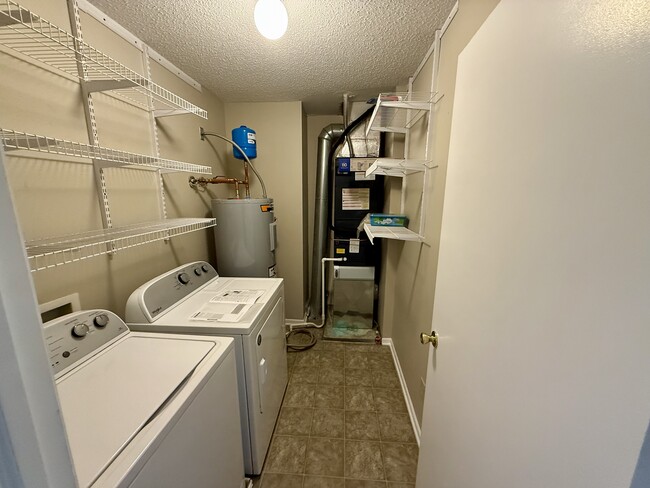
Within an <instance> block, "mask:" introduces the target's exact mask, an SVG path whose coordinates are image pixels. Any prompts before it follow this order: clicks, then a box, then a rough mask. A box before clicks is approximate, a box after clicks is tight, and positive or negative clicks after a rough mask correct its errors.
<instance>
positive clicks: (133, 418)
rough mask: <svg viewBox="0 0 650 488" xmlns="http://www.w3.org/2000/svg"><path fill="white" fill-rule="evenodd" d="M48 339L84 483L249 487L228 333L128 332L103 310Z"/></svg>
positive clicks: (63, 325)
mask: <svg viewBox="0 0 650 488" xmlns="http://www.w3.org/2000/svg"><path fill="white" fill-rule="evenodd" d="M44 337H45V339H46V345H47V349H48V353H49V358H50V362H51V365H52V368H53V370H54V378H55V383H56V388H57V392H58V397H59V402H60V406H61V413H62V416H63V421H64V424H65V429H66V433H67V436H68V443H69V446H70V451H71V455H72V461H73V464H74V468H75V474H76V476H77V483H78V486H80V487H83V488H86V487H93V488H95V487H97V488H98V487H110V488H115V487H120V488H121V487H130V488H151V487H154V486H155V487H156V488H177V487H179V486H188V487H190V486H191V487H193V488H194V487H201V488H208V487H210V488H214V487H223V488H242V487H243V486H244V484H245V479H244V465H243V456H242V454H241V436H240V433H239V428H238V424H239V402H238V398H237V394H236V390H237V384H236V366H235V354H234V344H233V341H232V340H231V339H228V338H225V337H205V336H203V337H195V336H189V335H170V334H150V333H139V332H131V331H129V328H128V327H127V326H126V325H125V324H124V322H123V321H122V319H120V318H119V317H118V316H117V315H115V314H114V313H112V312H109V311H106V310H93V311H82V312H75V313H72V314H69V315H66V316H63V317H60V318H57V319H55V320H52V321H50V322H47V323H46V324H45V326H44Z"/></svg>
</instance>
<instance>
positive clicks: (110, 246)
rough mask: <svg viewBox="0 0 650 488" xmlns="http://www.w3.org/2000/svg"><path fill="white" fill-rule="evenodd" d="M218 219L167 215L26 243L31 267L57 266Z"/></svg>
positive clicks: (209, 224)
mask: <svg viewBox="0 0 650 488" xmlns="http://www.w3.org/2000/svg"><path fill="white" fill-rule="evenodd" d="M215 224H216V220H215V219H208V218H203V219H187V218H185V219H166V220H163V221H155V222H145V223H139V224H134V225H129V226H124V227H113V228H111V229H102V230H95V231H90V232H82V233H79V234H71V235H67V236H63V237H54V238H48V239H36V240H32V241H28V242H26V243H25V248H26V250H27V257H28V259H29V264H30V268H31V270H32V271H40V270H44V269H48V268H54V267H56V266H60V265H63V264H68V263H74V262H76V261H82V260H84V259H89V258H92V257H95V256H101V255H104V254H109V253H114V252H117V251H122V250H124V249H129V248H131V247H136V246H140V245H143V244H149V243H151V242H156V241H161V240H166V239H169V238H172V237H176V236H180V235H183V234H187V233H190V232H195V231H198V230H203V229H207V228H210V227H213V226H214V225H215Z"/></svg>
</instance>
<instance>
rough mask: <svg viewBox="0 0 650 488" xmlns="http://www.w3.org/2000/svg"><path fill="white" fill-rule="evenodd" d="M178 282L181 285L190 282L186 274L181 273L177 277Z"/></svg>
mask: <svg viewBox="0 0 650 488" xmlns="http://www.w3.org/2000/svg"><path fill="white" fill-rule="evenodd" d="M178 281H180V283H181V284H182V285H187V284H188V283H189V282H190V276H189V275H188V274H187V273H181V274H179V275H178Z"/></svg>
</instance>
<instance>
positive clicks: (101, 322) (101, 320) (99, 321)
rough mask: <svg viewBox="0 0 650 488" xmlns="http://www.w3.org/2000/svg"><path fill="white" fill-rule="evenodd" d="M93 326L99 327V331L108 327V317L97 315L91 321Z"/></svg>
mask: <svg viewBox="0 0 650 488" xmlns="http://www.w3.org/2000/svg"><path fill="white" fill-rule="evenodd" d="M93 324H95V327H99V328H100V329H102V328H104V327H106V326H107V325H108V315H106V314H105V313H103V314H101V315H98V316H97V317H95V318H94V319H93Z"/></svg>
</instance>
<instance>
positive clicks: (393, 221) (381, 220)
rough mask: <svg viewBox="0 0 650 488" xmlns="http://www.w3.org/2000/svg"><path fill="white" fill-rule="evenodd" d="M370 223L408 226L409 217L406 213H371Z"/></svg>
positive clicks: (386, 225) (385, 225) (387, 225)
mask: <svg viewBox="0 0 650 488" xmlns="http://www.w3.org/2000/svg"><path fill="white" fill-rule="evenodd" d="M370 225H381V226H384V227H406V226H407V225H409V219H408V217H407V216H406V215H390V214H374V213H371V214H370Z"/></svg>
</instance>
